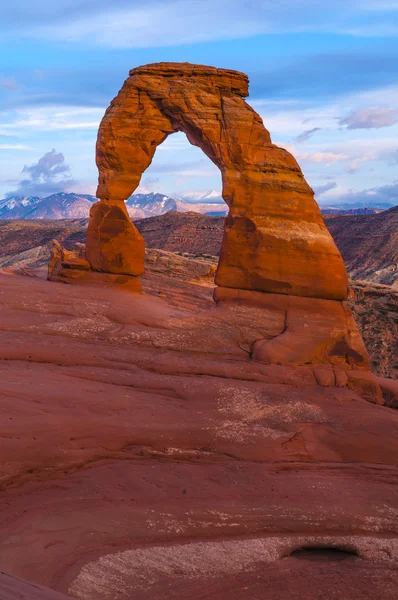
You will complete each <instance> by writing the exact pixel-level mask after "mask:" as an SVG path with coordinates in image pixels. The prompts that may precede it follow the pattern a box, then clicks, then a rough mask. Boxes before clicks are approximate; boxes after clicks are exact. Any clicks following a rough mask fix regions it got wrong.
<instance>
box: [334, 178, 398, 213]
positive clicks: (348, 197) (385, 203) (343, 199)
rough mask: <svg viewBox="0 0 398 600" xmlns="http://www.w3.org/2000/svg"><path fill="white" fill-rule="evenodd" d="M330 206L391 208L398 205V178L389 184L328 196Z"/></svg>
mask: <svg viewBox="0 0 398 600" xmlns="http://www.w3.org/2000/svg"><path fill="white" fill-rule="evenodd" d="M327 202H328V205H329V206H332V205H333V206H341V207H344V208H346V207H348V208H349V207H351V208H357V207H358V208H361V207H365V206H372V207H374V208H390V207H392V206H396V205H398V180H397V181H394V182H393V183H391V184H388V185H382V186H379V187H374V188H369V189H366V190H360V191H358V192H354V191H349V192H347V193H346V194H341V195H339V196H333V197H328V199H327Z"/></svg>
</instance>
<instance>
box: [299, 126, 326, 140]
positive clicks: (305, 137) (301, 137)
mask: <svg viewBox="0 0 398 600" xmlns="http://www.w3.org/2000/svg"><path fill="white" fill-rule="evenodd" d="M320 130H321V127H314V128H313V129H307V130H306V131H303V133H300V135H298V136H297V137H296V138H294V141H295V142H297V143H298V144H301V143H302V142H306V141H307V140H308V139H309V138H310V137H311V136H313V135H314V133H316V132H317V131H320Z"/></svg>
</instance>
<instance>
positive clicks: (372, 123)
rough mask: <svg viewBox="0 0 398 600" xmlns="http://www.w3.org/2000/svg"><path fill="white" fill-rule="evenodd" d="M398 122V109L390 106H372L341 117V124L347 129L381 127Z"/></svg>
mask: <svg viewBox="0 0 398 600" xmlns="http://www.w3.org/2000/svg"><path fill="white" fill-rule="evenodd" d="M395 123H398V110H397V109H395V108H389V107H376V106H372V107H369V108H364V109H362V110H357V111H352V112H351V113H350V114H349V115H348V116H346V117H344V118H343V119H339V124H340V125H345V126H346V127H347V129H380V128H381V127H391V125H395Z"/></svg>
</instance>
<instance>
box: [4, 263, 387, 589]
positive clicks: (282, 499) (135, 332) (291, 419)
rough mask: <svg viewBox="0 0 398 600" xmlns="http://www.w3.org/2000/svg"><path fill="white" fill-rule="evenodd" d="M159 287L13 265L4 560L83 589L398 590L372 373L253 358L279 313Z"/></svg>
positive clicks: (7, 567)
mask: <svg viewBox="0 0 398 600" xmlns="http://www.w3.org/2000/svg"><path fill="white" fill-rule="evenodd" d="M143 283H144V292H145V290H149V291H150V292H151V294H148V293H144V294H143V295H142V296H137V295H131V294H129V293H127V292H123V291H120V290H117V289H112V290H110V289H106V288H104V289H102V288H97V287H95V286H93V287H79V286H65V285H62V284H60V283H50V282H47V281H44V280H40V279H37V278H28V277H18V276H14V275H0V284H1V286H0V289H1V295H0V302H1V323H0V369H1V379H0V387H1V396H0V398H1V400H0V402H1V430H0V456H1V475H0V481H1V492H0V507H1V508H0V533H1V535H0V570H1V571H4V572H6V573H8V574H10V575H12V576H13V577H16V578H19V579H22V580H26V581H30V582H33V583H34V584H35V585H43V586H47V587H49V588H52V589H54V590H56V591H57V592H60V593H64V594H66V595H69V596H70V597H73V598H77V599H79V600H100V599H101V600H108V599H109V600H114V599H115V598H118V600H131V599H132V598H134V600H137V599H138V600H141V599H142V600H147V599H152V598H153V599H154V598H159V597H161V598H170V599H171V598H173V599H174V598H179V597H181V598H182V597H187V596H189V597H190V598H192V599H193V600H195V599H197V600H199V599H203V598H220V599H222V598H225V599H228V600H230V599H235V598H236V599H237V600H238V599H239V600H241V599H244V600H246V599H247V600H260V599H264V598H270V599H271V598H272V600H282V599H283V600H285V599H286V598H300V599H303V600H316V599H318V600H319V599H320V598H323V599H332V598H339V599H342V600H360V599H361V600H363V599H364V598H372V599H376V600H377V599H380V600H389V599H391V600H392V599H395V598H396V597H397V594H398V518H397V516H398V485H397V484H398V468H397V462H398V413H397V412H396V411H394V410H392V409H389V408H386V407H383V406H378V405H376V404H372V403H370V402H367V401H366V400H365V399H364V397H365V396H366V395H367V393H369V390H368V389H366V386H365V387H363V386H358V388H357V391H355V389H350V388H349V387H348V383H349V382H348V379H349V378H350V377H352V378H353V381H354V380H355V375H353V373H361V371H360V370H356V371H352V372H351V373H350V372H349V369H348V367H346V376H347V379H346V380H345V379H344V378H343V376H342V373H343V372H344V368H342V364H339V368H338V371H339V374H337V369H336V365H335V364H332V363H330V362H325V363H324V364H323V365H319V364H318V365H315V364H307V365H306V364H304V363H305V362H306V360H305V358H302V360H301V361H300V360H297V359H295V358H294V357H293V358H291V360H290V362H289V360H287V361H286V362H287V363H288V364H284V365H281V364H266V363H265V362H259V361H257V360H255V359H254V358H250V353H251V351H252V350H251V349H252V348H253V346H256V343H257V342H258V341H259V340H263V343H265V342H264V340H265V339H266V338H267V339H269V341H270V344H271V345H272V346H273V348H276V346H277V341H278V337H280V338H282V337H283V335H284V334H283V333H282V335H281V332H282V331H283V328H284V327H285V322H284V317H283V316H284V308H283V307H281V308H280V311H279V312H278V311H277V310H275V311H269V310H267V309H266V308H261V307H258V306H257V307H256V306H251V305H249V304H246V303H245V302H227V303H226V302H220V303H219V304H218V305H212V304H211V301H210V300H209V295H210V294H209V287H204V286H203V285H198V284H197V283H195V282H191V283H186V282H185V283H184V282H183V281H182V280H179V279H173V280H172V279H170V278H168V277H166V276H164V275H161V274H157V275H156V276H151V275H150V273H149V274H148V275H146V276H145V277H144V279H143ZM158 292H160V294H161V295H160V297H159V295H158ZM156 296H157V297H156ZM271 296H272V295H271ZM331 302H332V301H331ZM319 315H321V313H319ZM297 323H298V321H297ZM319 323H320V321H319ZM305 324H306V320H305V319H303V320H302V331H304V330H305V329H306V328H305ZM296 326H298V325H297V324H296ZM306 348H307V341H306V340H305V339H304V340H303V345H302V349H303V357H304V356H305V350H306ZM275 352H276V350H275ZM369 386H370V387H369V389H370V390H372V385H371V384H369ZM351 387H352V388H354V387H355V385H354V384H352V385H351ZM361 395H362V396H363V397H361ZM300 549H302V550H301V551H300ZM303 549H304V550H303ZM322 549H323V550H322ZM296 550H299V552H295V551H296ZM336 550H340V552H337V551H336ZM292 553H293V554H292ZM5 577H6V576H1V577H0V598H1V599H2V600H3V598H4V599H5V598H7V599H12V598H21V597H22V598H24V597H26V598H31V599H32V598H35V600H36V597H35V595H34V593H36V592H37V589H38V588H32V590H33V589H34V590H35V591H34V593H33V591H32V593H31V595H29V593H30V592H26V593H25V592H23V593H25V596H24V595H23V593H22V592H21V586H28V585H29V584H27V583H26V584H25V583H23V582H20V581H14V582H13V580H10V579H9V578H6V579H4V578H5ZM24 589H25V590H26V587H25V588H24ZM11 590H12V591H11ZM39 591H40V594H41V595H38V596H37V594H36V596H37V598H43V599H44V598H49V600H50V599H51V598H54V600H56V598H58V596H56V595H51V592H50V591H49V592H44V591H42V590H39ZM37 593H38V592H37ZM13 594H14V595H13ZM18 594H20V595H19V596H18ZM46 594H47V595H46Z"/></svg>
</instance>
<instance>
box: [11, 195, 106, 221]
mask: <svg viewBox="0 0 398 600" xmlns="http://www.w3.org/2000/svg"><path fill="white" fill-rule="evenodd" d="M93 202H96V198H95V197H94V196H90V195H89V194H67V193H66V192H60V193H58V194H51V196H47V197H46V198H37V197H36V196H31V197H28V198H22V197H19V196H13V197H9V198H5V199H4V200H0V219H78V218H84V217H87V216H88V213H89V210H90V208H91V206H92V204H93Z"/></svg>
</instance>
